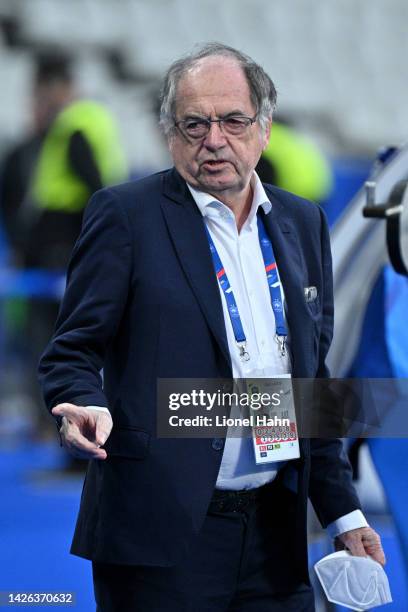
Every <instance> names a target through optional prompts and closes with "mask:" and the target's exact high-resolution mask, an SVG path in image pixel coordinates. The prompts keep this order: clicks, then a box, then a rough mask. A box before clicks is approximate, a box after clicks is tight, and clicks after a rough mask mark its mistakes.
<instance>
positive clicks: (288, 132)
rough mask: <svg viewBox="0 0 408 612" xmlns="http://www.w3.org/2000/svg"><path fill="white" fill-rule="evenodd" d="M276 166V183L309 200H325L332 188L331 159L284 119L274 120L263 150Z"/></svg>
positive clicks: (265, 155) (274, 166) (274, 167)
mask: <svg viewBox="0 0 408 612" xmlns="http://www.w3.org/2000/svg"><path fill="white" fill-rule="evenodd" d="M262 155H263V156H264V157H265V158H266V159H267V160H268V161H269V162H270V163H271V164H272V166H273V169H274V172H275V176H276V180H275V182H276V185H277V186H278V187H281V188H282V189H286V190H287V191H291V192H292V193H295V194H296V195H298V196H301V197H302V198H306V199H308V200H314V201H321V200H323V199H324V198H326V197H327V196H328V195H329V193H330V191H331V188H332V180H333V179H332V172H331V168H330V165H329V163H328V162H327V160H326V159H325V157H324V156H323V155H322V153H320V151H319V150H318V149H317V148H316V147H315V145H314V144H313V143H312V142H310V141H309V140H308V139H306V138H304V137H303V136H301V135H299V134H297V133H296V131H295V130H293V129H292V128H290V127H287V126H286V125H283V124H281V123H278V122H277V123H272V130H271V136H270V139H269V144H268V146H267V147H266V149H265V151H264V152H263V154H262Z"/></svg>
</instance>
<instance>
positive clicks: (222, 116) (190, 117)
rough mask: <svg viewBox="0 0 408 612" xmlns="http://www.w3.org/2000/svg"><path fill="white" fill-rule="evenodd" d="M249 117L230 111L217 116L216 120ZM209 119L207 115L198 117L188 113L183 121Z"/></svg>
mask: <svg viewBox="0 0 408 612" xmlns="http://www.w3.org/2000/svg"><path fill="white" fill-rule="evenodd" d="M237 116H238V117H249V115H247V114H246V113H244V111H242V110H238V109H237V110H232V111H229V112H228V113H225V114H224V115H218V116H217V118H218V119H227V118H228V117H237ZM209 118H210V117H209V116H208V115H207V116H206V115H200V114H198V113H197V114H194V113H190V114H187V115H185V116H184V119H183V120H184V121H186V120H188V119H209Z"/></svg>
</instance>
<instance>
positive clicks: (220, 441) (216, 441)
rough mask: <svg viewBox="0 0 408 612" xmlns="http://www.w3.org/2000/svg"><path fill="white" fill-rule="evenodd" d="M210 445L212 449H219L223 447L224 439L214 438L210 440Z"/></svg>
mask: <svg viewBox="0 0 408 612" xmlns="http://www.w3.org/2000/svg"><path fill="white" fill-rule="evenodd" d="M211 446H212V448H213V449H214V450H216V451H220V450H222V449H223V448H224V440H223V439H222V438H214V440H212V442H211Z"/></svg>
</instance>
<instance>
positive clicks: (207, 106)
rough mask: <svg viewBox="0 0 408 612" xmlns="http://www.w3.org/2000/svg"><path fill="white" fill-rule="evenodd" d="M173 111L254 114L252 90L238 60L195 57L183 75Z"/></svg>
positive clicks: (178, 112) (177, 113)
mask: <svg viewBox="0 0 408 612" xmlns="http://www.w3.org/2000/svg"><path fill="white" fill-rule="evenodd" d="M175 110H176V115H177V116H180V114H183V115H184V114H186V113H191V112H192V113H194V112H199V113H204V114H208V115H210V114H213V113H214V112H221V111H222V112H232V111H239V112H242V113H244V114H253V113H254V110H255V109H254V107H253V104H252V102H251V93H250V88H249V85H248V81H247V79H246V76H245V73H244V71H243V70H242V67H241V66H240V64H239V63H238V62H237V61H236V60H235V59H233V58H229V57H219V56H214V57H206V58H202V59H201V60H198V61H197V62H196V63H195V64H194V65H193V66H191V67H190V68H189V69H188V70H187V72H186V73H185V74H184V75H183V76H182V78H181V79H180V81H179V83H178V87H177V92H176V108H175Z"/></svg>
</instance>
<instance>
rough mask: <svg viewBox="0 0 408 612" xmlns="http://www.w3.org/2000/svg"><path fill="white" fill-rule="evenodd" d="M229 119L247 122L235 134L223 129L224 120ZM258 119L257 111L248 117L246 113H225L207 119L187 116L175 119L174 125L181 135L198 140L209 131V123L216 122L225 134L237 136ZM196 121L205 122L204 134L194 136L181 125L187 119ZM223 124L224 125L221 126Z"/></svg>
mask: <svg viewBox="0 0 408 612" xmlns="http://www.w3.org/2000/svg"><path fill="white" fill-rule="evenodd" d="M229 119H245V120H246V121H248V123H247V124H245V126H244V129H243V130H242V132H239V133H237V134H234V133H232V132H228V129H225V125H224V124H225V122H226V121H228V120H229ZM257 119H258V113H256V114H255V115H254V116H253V117H248V116H247V115H227V116H226V117H221V118H219V119H208V118H207V117H197V118H193V117H191V118H189V119H181V120H180V121H175V122H174V125H175V127H176V128H177V129H179V130H180V132H181V133H182V134H183V136H185V137H187V138H192V139H193V140H200V139H202V138H205V137H206V136H207V135H208V133H209V132H210V129H211V124H212V123H218V125H219V127H220V130H221V131H222V132H223V133H224V134H227V135H228V136H239V135H241V134H243V133H244V132H245V130H246V129H248V128H249V127H250V126H252V125H253V124H254V123H255V122H256V121H257ZM195 120H196V121H198V122H200V123H202V124H203V125H204V124H206V125H207V131H206V132H205V134H202V135H200V136H194V135H192V134H189V133H188V132H187V131H185V130H184V129H183V128H182V127H180V126H182V125H183V124H185V123H186V122H188V121H192V122H194V121H195ZM223 126H224V127H223Z"/></svg>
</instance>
